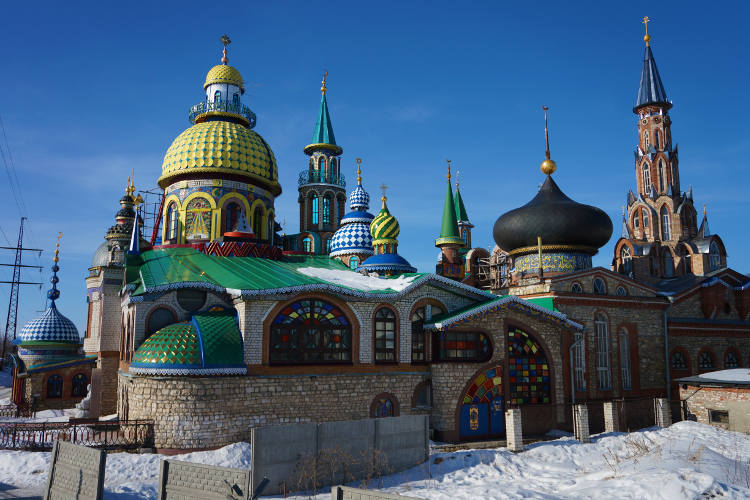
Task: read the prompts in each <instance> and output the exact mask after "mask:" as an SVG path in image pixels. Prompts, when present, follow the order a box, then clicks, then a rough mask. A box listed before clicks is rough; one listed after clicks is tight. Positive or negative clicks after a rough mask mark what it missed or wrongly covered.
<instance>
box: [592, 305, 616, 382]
mask: <svg viewBox="0 0 750 500" xmlns="http://www.w3.org/2000/svg"><path fill="white" fill-rule="evenodd" d="M594 325H595V326H596V374H597V378H598V379H599V390H600V391H608V390H610V389H611V388H612V382H611V374H610V371H609V321H608V320H607V317H606V316H605V315H604V314H602V313H597V314H596V316H595V319H594Z"/></svg>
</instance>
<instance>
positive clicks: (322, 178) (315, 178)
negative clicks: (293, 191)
mask: <svg viewBox="0 0 750 500" xmlns="http://www.w3.org/2000/svg"><path fill="white" fill-rule="evenodd" d="M297 184H298V185H299V186H304V185H306V184H333V185H334V186H341V187H342V188H345V187H346V177H344V176H343V175H342V174H338V175H336V174H333V173H328V174H325V173H322V172H320V171H316V170H303V171H302V172H300V173H299V179H298V181H297Z"/></svg>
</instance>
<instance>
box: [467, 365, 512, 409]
mask: <svg viewBox="0 0 750 500" xmlns="http://www.w3.org/2000/svg"><path fill="white" fill-rule="evenodd" d="M502 395H503V368H502V367H501V366H494V367H492V368H490V369H489V370H487V371H485V372H484V373H482V374H481V375H478V376H477V378H475V379H474V380H472V381H471V385H470V386H469V388H468V389H467V390H466V393H465V394H464V404H477V403H489V402H490V401H492V400H493V399H495V398H496V397H498V396H502Z"/></svg>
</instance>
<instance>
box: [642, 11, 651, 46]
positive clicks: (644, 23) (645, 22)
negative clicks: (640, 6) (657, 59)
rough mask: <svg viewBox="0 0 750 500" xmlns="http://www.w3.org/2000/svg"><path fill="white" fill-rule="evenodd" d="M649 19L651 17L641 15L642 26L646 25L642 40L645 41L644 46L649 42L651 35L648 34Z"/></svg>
mask: <svg viewBox="0 0 750 500" xmlns="http://www.w3.org/2000/svg"><path fill="white" fill-rule="evenodd" d="M649 21H651V19H649V18H648V16H643V22H642V24H643V26H645V27H646V34H645V35H644V36H643V41H644V42H646V47H648V45H649V42H650V41H651V35H649V34H648V23H649Z"/></svg>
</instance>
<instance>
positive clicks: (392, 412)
mask: <svg viewBox="0 0 750 500" xmlns="http://www.w3.org/2000/svg"><path fill="white" fill-rule="evenodd" d="M370 417H372V418H385V417H398V400H397V399H396V397H395V396H394V395H393V394H388V393H383V394H378V395H377V396H375V399H374V400H373V401H372V403H371V404H370Z"/></svg>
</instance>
